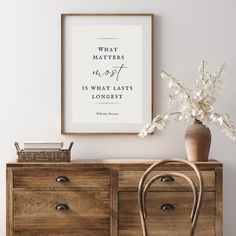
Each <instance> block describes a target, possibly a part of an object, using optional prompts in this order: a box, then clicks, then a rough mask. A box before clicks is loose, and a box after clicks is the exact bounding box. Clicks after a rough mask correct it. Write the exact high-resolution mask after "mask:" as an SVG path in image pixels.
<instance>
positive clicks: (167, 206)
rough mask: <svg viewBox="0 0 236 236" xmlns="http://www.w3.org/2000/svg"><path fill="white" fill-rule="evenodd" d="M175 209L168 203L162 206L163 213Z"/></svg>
mask: <svg viewBox="0 0 236 236" xmlns="http://www.w3.org/2000/svg"><path fill="white" fill-rule="evenodd" d="M174 209H175V207H174V206H173V205H172V204H170V203H166V204H163V205H162V206H161V210H163V211H173V210H174Z"/></svg>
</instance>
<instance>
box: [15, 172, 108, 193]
mask: <svg viewBox="0 0 236 236" xmlns="http://www.w3.org/2000/svg"><path fill="white" fill-rule="evenodd" d="M59 176H66V177H67V178H68V179H69V181H68V182H65V183H60V182H57V181H56V178H57V177H59ZM14 187H15V188H20V187H29V188H38V187H43V188H46V187H53V188H72V187H85V188H89V187H97V188H104V187H107V188H109V187H110V170H109V169H104V170H103V169H101V170H91V169H90V170H79V171H78V170H74V171H73V170H62V169H61V170H54V169H49V170H37V171H35V170H15V171H14Z"/></svg>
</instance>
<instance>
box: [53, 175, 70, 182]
mask: <svg viewBox="0 0 236 236" xmlns="http://www.w3.org/2000/svg"><path fill="white" fill-rule="evenodd" d="M56 182H60V183H66V182H69V178H68V177H66V176H58V177H57V178H56Z"/></svg>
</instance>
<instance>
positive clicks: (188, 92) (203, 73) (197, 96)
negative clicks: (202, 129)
mask: <svg viewBox="0 0 236 236" xmlns="http://www.w3.org/2000/svg"><path fill="white" fill-rule="evenodd" d="M224 69H225V64H223V65H222V66H221V67H220V69H219V70H218V72H216V73H214V74H211V73H209V71H208V64H207V62H206V61H202V63H201V65H200V67H199V73H200V76H199V79H197V80H196V85H195V88H194V89H189V88H188V87H186V86H185V84H184V83H183V82H182V81H179V80H177V79H176V78H174V77H173V76H172V75H170V74H168V73H167V72H165V71H162V73H161V77H162V78H163V79H166V80H168V82H169V89H170V96H169V98H170V99H169V108H170V112H169V113H163V114H159V115H157V116H156V117H154V119H153V120H152V122H151V123H149V124H147V125H146V126H145V127H144V128H143V130H142V131H141V132H140V134H139V136H141V137H145V136H147V135H149V134H151V133H153V132H155V130H162V129H164V128H166V126H167V125H168V123H169V120H170V117H172V116H175V118H176V120H178V121H187V122H193V121H194V120H198V121H200V122H202V123H204V124H205V125H206V124H207V123H209V124H211V123H213V124H216V125H218V126H220V127H221V129H222V131H223V132H224V133H225V134H226V136H228V137H229V138H231V139H232V140H234V141H235V140H236V128H235V126H234V123H233V122H232V121H231V120H230V118H229V115H228V114H223V115H221V114H219V113H216V112H215V111H214V103H215V101H216V95H218V94H219V93H220V92H221V91H222V84H223V83H222V73H223V71H224Z"/></svg>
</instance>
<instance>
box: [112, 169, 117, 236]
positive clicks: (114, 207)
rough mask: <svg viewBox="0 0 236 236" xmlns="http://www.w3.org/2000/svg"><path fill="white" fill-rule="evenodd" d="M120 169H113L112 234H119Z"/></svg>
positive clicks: (115, 235)
mask: <svg viewBox="0 0 236 236" xmlns="http://www.w3.org/2000/svg"><path fill="white" fill-rule="evenodd" d="M118 171H119V170H118V169H117V168H114V169H111V236H118Z"/></svg>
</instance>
